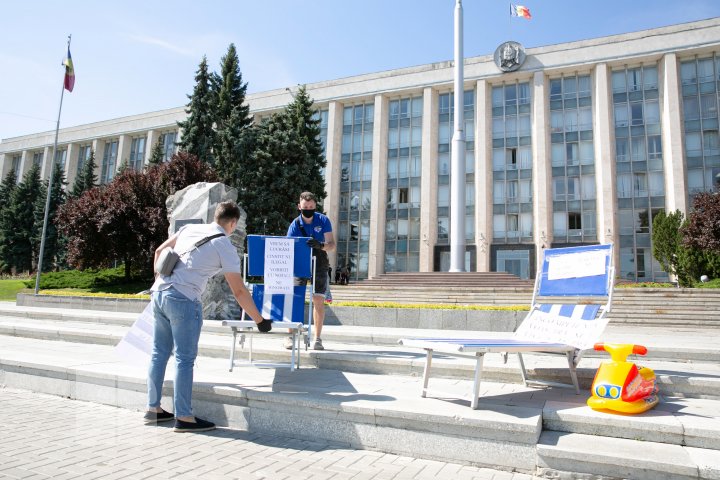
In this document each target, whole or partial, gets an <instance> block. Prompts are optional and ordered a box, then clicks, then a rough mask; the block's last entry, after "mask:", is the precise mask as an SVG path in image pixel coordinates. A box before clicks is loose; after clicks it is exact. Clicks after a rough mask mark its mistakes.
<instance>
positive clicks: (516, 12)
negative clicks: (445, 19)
mask: <svg viewBox="0 0 720 480" xmlns="http://www.w3.org/2000/svg"><path fill="white" fill-rule="evenodd" d="M510 15H512V16H513V17H523V18H527V19H528V20H530V19H531V18H532V16H531V15H530V9H529V8H527V7H524V6H522V5H513V4H512V3H511V4H510ZM68 55H69V53H68Z"/></svg>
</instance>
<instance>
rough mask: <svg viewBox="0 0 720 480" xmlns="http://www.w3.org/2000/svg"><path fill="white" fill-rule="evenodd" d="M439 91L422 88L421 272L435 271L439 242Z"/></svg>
mask: <svg viewBox="0 0 720 480" xmlns="http://www.w3.org/2000/svg"><path fill="white" fill-rule="evenodd" d="M438 124H439V119H438V92H437V91H436V90H434V89H433V88H432V87H426V88H425V90H424V91H423V122H422V173H421V176H420V198H421V199H422V201H421V202H420V271H421V272H432V271H433V267H434V259H435V256H434V253H435V245H436V244H437V230H438V225H437V208H438V206H437V205H438V201H437V194H438V165H437V162H438Z"/></svg>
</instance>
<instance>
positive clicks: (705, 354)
mask: <svg viewBox="0 0 720 480" xmlns="http://www.w3.org/2000/svg"><path fill="white" fill-rule="evenodd" d="M92 320H101V318H94V319H92ZM132 321H133V318H132V317H130V316H127V315H126V317H125V318H122V317H121V316H120V315H118V314H116V315H114V316H113V318H112V319H111V322H114V323H115V324H103V323H97V322H96V323H88V322H85V321H78V319H75V320H70V319H65V320H42V319H35V318H13V317H0V335H5V336H14V337H21V338H27V339H38V340H53V341H58V342H74V343H81V344H90V345H108V346H111V345H116V344H117V343H118V342H119V341H120V339H121V338H122V337H123V335H124V334H125V333H126V332H127V330H128V327H129V324H130V323H131V322H132ZM445 334H446V333H444V332H439V331H437V330H417V329H398V328H395V329H387V328H379V327H332V326H326V327H325V329H324V334H323V339H324V343H325V345H326V348H327V350H325V351H323V352H316V351H312V350H310V351H305V350H302V351H301V352H300V355H301V363H302V364H304V365H310V366H314V367H317V368H322V369H329V370H340V371H346V372H356V373H361V374H380V375H414V376H421V375H422V371H423V368H424V363H425V362H424V355H423V354H422V352H421V351H417V350H414V349H409V348H407V347H400V346H398V345H397V340H398V339H399V338H407V337H409V336H427V337H434V336H438V335H445ZM463 334H465V335H463ZM471 334H473V335H476V336H477V334H478V333H477V332H454V335H456V336H460V337H467V336H468V335H471ZM483 334H484V335H483V336H486V337H487V336H490V337H493V336H495V337H498V336H506V334H504V333H500V332H483ZM625 335H626V333H625V332H622V331H620V332H617V333H615V334H612V333H608V334H607V335H605V336H604V340H605V341H617V340H618V339H619V338H624V337H625ZM646 336H647V337H648V338H644V339H643V338H641V336H637V338H638V340H643V341H644V340H648V342H645V343H646V344H647V345H652V343H650V342H652V334H650V335H646ZM283 337H284V335H283V334H271V335H267V336H265V335H262V336H255V337H253V342H254V358H255V359H256V360H259V361H264V362H285V361H287V360H288V358H289V352H288V351H287V350H285V349H284V348H283V347H282V338H283ZM638 343H639V342H638ZM694 343H695V345H693V346H688V347H685V348H680V347H675V346H673V345H670V346H664V347H655V348H653V347H651V348H650V353H649V355H648V357H647V358H643V359H640V360H638V362H639V363H641V364H643V365H646V366H648V367H651V368H653V369H655V370H656V372H657V375H658V385H659V386H660V388H661V391H662V393H663V394H665V395H682V396H688V397H698V398H720V366H718V365H719V364H720V349H717V348H712V346H711V345H710V343H711V341H710V342H708V343H706V344H703V343H698V341H697V340H696V341H695V342H694ZM230 347H231V335H230V331H229V329H227V328H226V327H222V326H221V325H220V322H217V321H206V322H205V324H204V326H203V334H202V336H201V340H200V346H199V352H200V354H201V355H203V356H206V357H210V358H216V359H229V355H230ZM246 356H247V351H243V350H241V349H240V348H239V347H238V352H237V356H236V359H237V360H238V361H242V360H243V359H245V358H246ZM604 358H607V355H604V354H602V353H599V352H594V351H588V352H587V355H586V357H585V358H584V359H583V360H582V362H581V364H580V367H579V369H578V378H579V381H580V384H581V386H582V387H583V389H587V388H589V386H590V383H591V382H592V379H593V377H594V374H595V370H596V369H597V367H598V365H599V362H600V361H601V360H602V359H604ZM524 360H525V365H526V368H527V371H528V375H529V376H530V377H531V378H534V377H537V378H543V379H547V380H552V381H559V382H563V383H567V382H569V375H568V371H567V363H566V360H565V358H564V357H559V356H547V355H534V354H526V355H524ZM227 361H228V360H226V362H227ZM227 366H228V367H229V363H227ZM226 368H227V367H226ZM473 369H474V362H473V361H472V360H471V359H464V358H454V357H448V356H443V355H442V354H436V355H435V357H434V359H433V375H434V376H435V377H437V378H448V379H458V380H466V379H470V378H472V375H473ZM483 379H484V380H488V381H499V382H505V383H515V384H519V383H521V382H522V378H521V376H520V370H519V364H518V358H517V356H515V355H511V356H509V358H508V362H507V364H505V363H504V362H503V357H502V356H501V355H488V356H487V357H486V360H485V368H484V370H483Z"/></svg>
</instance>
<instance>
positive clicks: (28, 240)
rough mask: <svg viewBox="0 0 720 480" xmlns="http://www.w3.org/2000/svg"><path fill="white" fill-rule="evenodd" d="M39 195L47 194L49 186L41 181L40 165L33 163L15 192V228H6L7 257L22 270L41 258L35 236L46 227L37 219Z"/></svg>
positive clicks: (10, 210) (12, 207)
mask: <svg viewBox="0 0 720 480" xmlns="http://www.w3.org/2000/svg"><path fill="white" fill-rule="evenodd" d="M38 198H45V187H44V185H43V183H42V182H41V181H40V167H39V166H38V165H33V166H32V167H31V168H30V170H28V172H27V173H26V174H25V176H24V177H23V180H22V182H20V184H19V185H18V186H17V188H15V190H14V191H13V193H12V195H11V199H10V205H9V206H8V215H9V217H10V219H11V221H12V228H11V229H9V230H6V231H5V232H4V233H5V235H6V237H5V239H6V241H7V252H6V256H5V258H4V259H3V260H4V261H5V263H6V264H7V265H8V266H10V267H14V268H15V270H16V271H18V272H30V271H32V269H33V267H34V265H35V262H36V261H37V253H38V249H39V246H40V245H39V243H36V242H35V240H34V239H36V238H38V236H39V232H38V229H42V223H41V224H39V225H38V223H37V222H36V220H35V201H36V200H37V199H38Z"/></svg>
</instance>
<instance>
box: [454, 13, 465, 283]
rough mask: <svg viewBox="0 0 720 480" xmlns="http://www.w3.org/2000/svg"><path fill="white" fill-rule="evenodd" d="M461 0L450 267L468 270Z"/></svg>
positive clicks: (457, 16)
mask: <svg viewBox="0 0 720 480" xmlns="http://www.w3.org/2000/svg"><path fill="white" fill-rule="evenodd" d="M463 61H464V56H463V10H462V0H456V2H455V97H454V100H455V102H454V105H455V113H454V115H455V131H454V133H453V137H452V153H451V156H450V271H451V272H464V271H465V118H464V112H463V108H464V107H465V102H464V98H465V88H464V85H463V81H464V69H463V68H464V65H463Z"/></svg>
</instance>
